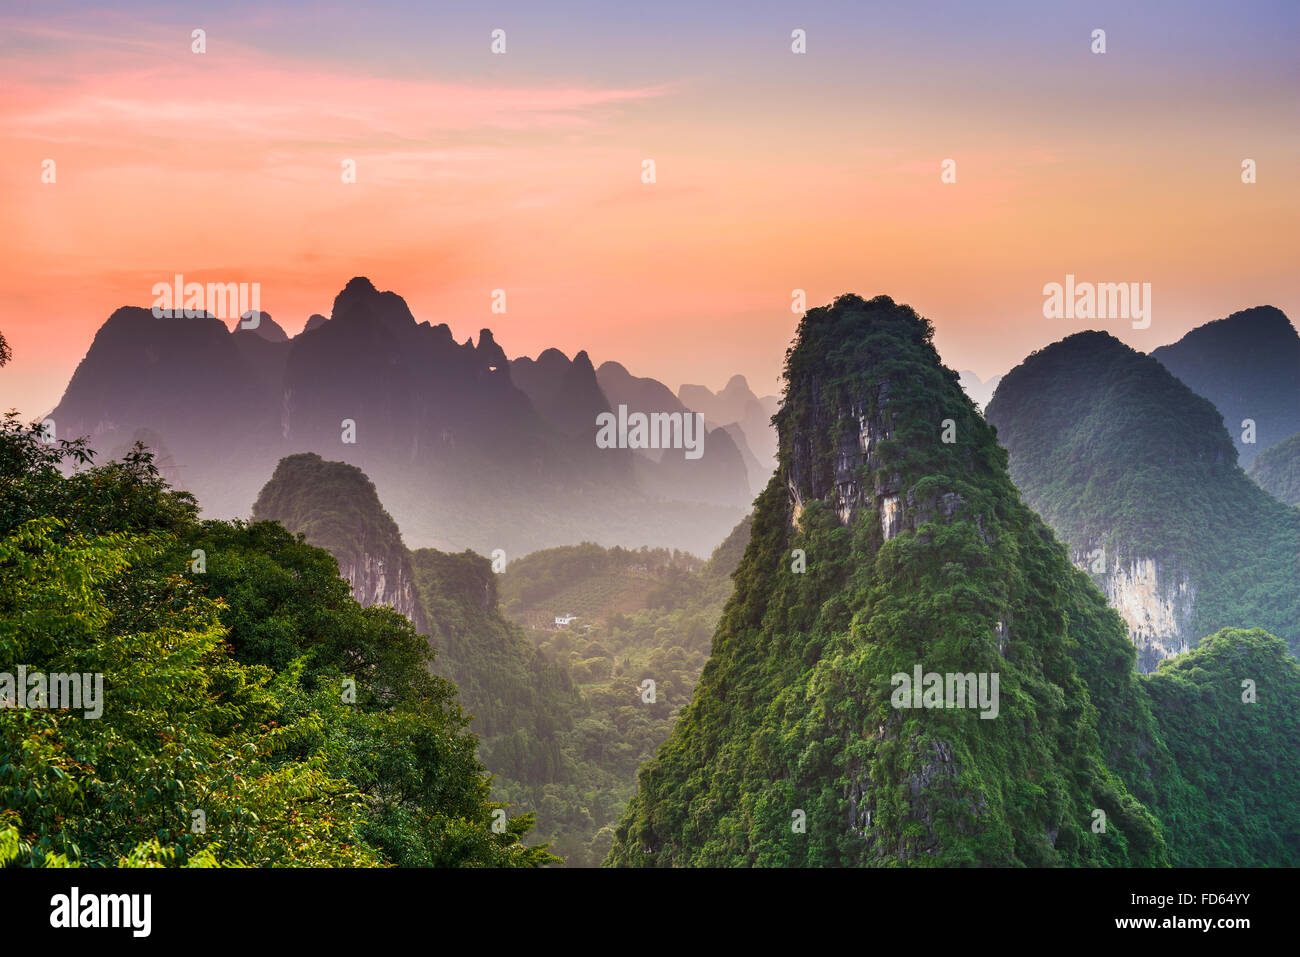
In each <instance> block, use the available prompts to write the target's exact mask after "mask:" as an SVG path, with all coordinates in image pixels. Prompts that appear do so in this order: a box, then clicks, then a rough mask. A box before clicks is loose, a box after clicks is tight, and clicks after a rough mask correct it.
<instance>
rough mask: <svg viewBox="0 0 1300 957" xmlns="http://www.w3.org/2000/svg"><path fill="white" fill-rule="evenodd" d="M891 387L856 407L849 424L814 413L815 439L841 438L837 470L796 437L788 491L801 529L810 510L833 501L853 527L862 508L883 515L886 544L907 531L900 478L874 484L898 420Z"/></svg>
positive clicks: (818, 408)
mask: <svg viewBox="0 0 1300 957" xmlns="http://www.w3.org/2000/svg"><path fill="white" fill-rule="evenodd" d="M888 397H889V383H888V382H887V381H886V382H883V383H881V385H880V386H879V387H878V388H876V389H874V390H872V393H871V395H870V396H869V398H868V400H867V401H865V402H856V403H854V404H853V406H852V408H851V409H850V410H849V416H848V417H847V418H839V417H838V416H836V415H834V414H833V410H829V409H827V408H825V407H824V406H822V405H820V404H818V405H815V406H814V410H813V419H814V423H813V428H815V429H824V430H825V431H824V432H820V433H815V434H835V433H838V434H839V436H840V438H839V442H838V445H837V446H836V447H835V450H834V458H833V464H832V463H830V462H827V461H826V460H824V459H820V460H819V457H818V456H817V455H816V454H815V453H814V451H813V449H812V446H811V445H810V444H809V442H808V441H807V440H806V439H801V438H798V437H796V439H795V442H794V453H793V455H792V456H791V462H790V469H789V472H788V480H787V489H788V491H789V495H790V505H791V508H790V514H791V515H792V517H793V521H794V523H795V526H796V527H798V522H799V516H800V514H801V513H802V511H803V508H804V505H805V504H806V503H807V502H808V501H810V500H812V499H817V498H827V499H830V500H832V501H833V503H834V506H835V514H836V515H838V516H839V519H840V523H841V524H843V525H849V524H851V523H852V521H853V519H854V518H855V517H856V515H857V514H858V512H859V511H860V510H861V509H862V508H864V507H865V508H870V509H873V510H874V511H876V512H877V513H878V514H879V515H880V527H881V532H882V534H883V536H884V540H885V541H889V539H891V538H893V537H894V536H896V535H897V534H898V533H899V531H901V530H902V527H903V526H902V520H903V510H902V508H901V506H900V504H899V489H898V481H899V478H898V476H897V475H893V476H890V477H889V478H888V479H885V480H882V481H878V480H875V479H873V478H872V476H873V475H874V473H875V472H876V470H877V468H879V466H880V465H881V462H880V460H879V455H878V452H879V448H880V443H881V442H883V441H885V440H886V439H888V438H889V437H890V436H891V434H892V428H891V425H892V422H893V419H894V415H893V414H891V413H888V412H886V411H885V409H884V406H885V403H886V402H887V400H888Z"/></svg>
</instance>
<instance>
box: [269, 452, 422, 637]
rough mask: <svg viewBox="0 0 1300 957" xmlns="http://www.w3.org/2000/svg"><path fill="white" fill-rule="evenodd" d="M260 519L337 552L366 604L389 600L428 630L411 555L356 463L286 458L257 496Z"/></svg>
mask: <svg viewBox="0 0 1300 957" xmlns="http://www.w3.org/2000/svg"><path fill="white" fill-rule="evenodd" d="M253 518H254V519H255V520H258V521H267V520H274V521H278V522H280V523H281V524H282V525H284V527H285V528H287V529H288V530H289V531H291V532H293V533H294V534H298V533H301V534H302V535H303V536H304V537H305V538H306V539H307V542H308V543H309V544H312V545H316V546H318V547H320V548H323V549H325V550H326V551H328V552H329V553H330V554H331V555H333V556H334V558H335V559H336V560H337V561H338V563H339V574H340V575H342V576H343V577H344V578H346V579H347V580H348V583H349V584H350V585H351V586H352V594H353V596H354V597H355V598H356V600H357V601H358V602H360V603H361V604H362V605H364V606H366V607H369V606H371V605H388V606H389V607H390V608H393V609H395V610H396V611H398V612H400V613H401V614H403V615H405V616H406V617H407V618H409V619H410V620H411V621H412V622H413V623H414V624H415V627H416V629H417V630H418V631H420V632H422V633H427V630H426V628H425V622H424V621H423V618H422V615H421V613H420V608H419V603H418V602H417V601H416V594H415V576H414V574H413V573H412V571H411V557H410V553H409V552H408V551H407V550H406V546H405V545H404V544H403V543H402V536H401V533H400V532H399V531H398V528H397V524H396V523H395V522H394V521H393V519H392V518H391V517H390V516H389V514H388V513H387V512H386V511H384V507H383V505H381V504H380V501H379V496H378V495H377V494H376V492H375V487H374V485H373V484H372V483H371V482H370V480H369V479H368V478H366V476H365V474H364V473H363V472H362V471H361V470H360V469H358V468H357V467H356V466H354V465H348V464H347V463H345V462H326V461H324V460H323V459H321V457H320V456H319V455H316V454H314V453H304V454H301V455H291V456H288V457H287V458H284V459H282V460H281V461H280V464H279V465H278V466H277V467H276V470H275V474H274V475H273V476H272V477H271V480H270V481H269V482H267V484H266V486H265V488H263V489H262V492H261V494H260V495H259V496H258V497H257V502H256V503H255V504H254V506H253Z"/></svg>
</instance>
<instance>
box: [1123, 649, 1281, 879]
mask: <svg viewBox="0 0 1300 957" xmlns="http://www.w3.org/2000/svg"><path fill="white" fill-rule="evenodd" d="M1246 682H1250V683H1251V685H1253V689H1252V690H1253V698H1254V700H1253V701H1251V700H1248V698H1249V697H1250V696H1249V695H1248V694H1247V691H1246V686H1245V683H1246ZM1143 683H1144V684H1145V686H1146V688H1147V689H1148V690H1149V692H1150V695H1151V700H1152V702H1153V705H1154V709H1155V714H1156V715H1157V717H1158V719H1159V724H1160V733H1161V734H1162V735H1163V737H1164V740H1165V742H1166V743H1167V744H1168V747H1169V751H1170V753H1171V754H1172V755H1173V758H1174V760H1175V761H1176V762H1177V765H1178V767H1179V768H1180V769H1181V771H1182V774H1183V776H1184V777H1185V778H1186V780H1187V786H1186V787H1184V788H1181V789H1176V790H1170V791H1169V792H1167V793H1166V794H1165V795H1162V801H1161V804H1162V808H1161V816H1162V818H1163V819H1164V821H1165V833H1166V835H1167V837H1168V841H1169V849H1170V858H1171V860H1172V861H1173V863H1174V864H1175V865H1176V866H1180V867H1296V866H1300V748H1297V747H1296V743H1297V741H1300V663H1298V662H1297V661H1296V660H1295V659H1294V658H1292V657H1291V656H1289V655H1288V654H1287V648H1286V645H1285V644H1284V643H1283V642H1282V641H1281V640H1279V639H1278V638H1275V637H1273V636H1272V635H1270V634H1268V633H1266V632H1264V631H1262V630H1260V629H1258V628H1255V629H1251V630H1249V631H1247V630H1244V629H1239V628H1225V629H1223V630H1222V631H1219V632H1217V633H1216V634H1213V635H1210V636H1209V637H1208V638H1203V639H1202V640H1201V642H1200V643H1199V644H1198V645H1197V647H1196V648H1194V649H1192V650H1191V651H1188V652H1186V653H1185V654H1182V655H1179V656H1178V657H1177V658H1172V659H1169V660H1167V661H1162V662H1161V663H1160V667H1159V670H1157V671H1156V673H1155V674H1153V675H1151V676H1150V677H1149V678H1146V679H1144V682H1143Z"/></svg>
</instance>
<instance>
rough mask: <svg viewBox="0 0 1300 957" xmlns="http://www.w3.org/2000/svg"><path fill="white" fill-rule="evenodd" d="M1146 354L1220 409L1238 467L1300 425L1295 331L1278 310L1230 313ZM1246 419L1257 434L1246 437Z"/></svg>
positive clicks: (1299, 355) (1299, 348) (1299, 349)
mask: <svg viewBox="0 0 1300 957" xmlns="http://www.w3.org/2000/svg"><path fill="white" fill-rule="evenodd" d="M1151 355H1152V357H1154V358H1155V359H1158V360H1159V361H1160V363H1161V364H1162V365H1163V366H1164V367H1165V368H1166V369H1168V370H1169V371H1170V372H1172V373H1173V374H1174V375H1175V376H1177V377H1178V379H1179V380H1180V381H1182V382H1183V383H1184V384H1185V385H1186V386H1187V387H1188V388H1190V389H1191V390H1192V391H1193V392H1195V393H1196V394H1197V395H1200V396H1204V397H1205V398H1207V399H1209V400H1210V401H1211V402H1213V403H1214V405H1215V407H1216V408H1218V410H1219V411H1220V412H1221V413H1222V414H1223V421H1224V423H1225V425H1226V426H1227V429H1228V434H1229V435H1230V436H1231V437H1232V441H1233V443H1234V444H1235V445H1236V447H1237V456H1238V458H1239V460H1240V461H1241V467H1242V468H1250V465H1251V463H1252V462H1253V461H1254V459H1255V456H1256V455H1257V454H1259V453H1260V452H1262V451H1263V450H1264V449H1267V448H1268V447H1270V446H1272V445H1276V444H1277V443H1278V442H1280V441H1282V440H1283V439H1284V438H1286V437H1287V436H1288V435H1291V434H1292V433H1294V432H1298V431H1300V335H1297V333H1296V330H1295V327H1294V326H1293V325H1291V322H1290V320H1288V319H1287V317H1286V314H1285V313H1283V312H1282V310H1281V309H1277V308H1275V307H1273V306H1255V307H1253V308H1251V309H1243V310H1242V311H1241V312H1234V313H1233V314H1232V315H1231V316H1228V317H1227V318H1226V319H1216V320H1215V321H1214V322H1207V323H1206V324H1205V325H1203V326H1197V327H1196V328H1195V329H1193V330H1192V331H1191V332H1189V333H1187V335H1185V336H1183V337H1182V338H1181V339H1179V340H1178V341H1177V342H1175V343H1172V344H1170V345H1167V346H1161V347H1160V348H1158V349H1155V350H1153V351H1152V352H1151ZM1246 419H1250V420H1251V421H1252V422H1254V423H1255V428H1254V435H1253V438H1254V441H1250V442H1248V441H1245V440H1244V436H1246V435H1248V434H1249V433H1248V432H1247V430H1246V429H1245V428H1244V427H1243V424H1242V423H1243V422H1244V421H1245V420H1246Z"/></svg>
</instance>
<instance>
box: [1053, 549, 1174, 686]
mask: <svg viewBox="0 0 1300 957" xmlns="http://www.w3.org/2000/svg"><path fill="white" fill-rule="evenodd" d="M1073 560H1074V564H1075V566H1076V567H1078V568H1080V569H1082V570H1084V571H1091V568H1092V563H1091V559H1090V556H1088V555H1086V554H1083V553H1080V552H1078V551H1076V552H1075V554H1074V555H1073ZM1092 577H1093V580H1094V581H1095V582H1096V583H1097V586H1098V587H1099V588H1101V590H1102V591H1103V592H1104V593H1105V595H1106V602H1107V604H1109V605H1110V606H1111V607H1112V608H1114V609H1115V610H1116V611H1117V612H1119V615H1120V617H1121V618H1123V619H1124V623H1125V624H1126V625H1127V626H1128V633H1129V640H1130V641H1132V642H1133V645H1134V646H1135V647H1136V648H1137V650H1138V667H1139V668H1140V669H1141V670H1143V671H1153V670H1155V667H1156V665H1157V664H1159V663H1160V662H1161V661H1162V660H1163V659H1165V658H1172V657H1173V656H1174V655H1177V654H1181V653H1182V652H1184V651H1186V650H1187V649H1188V648H1191V647H1194V646H1195V644H1196V641H1197V635H1196V634H1195V632H1194V631H1193V627H1192V626H1193V617H1192V616H1193V612H1194V611H1195V604H1196V585H1195V583H1193V582H1192V581H1190V580H1189V579H1188V577H1187V575H1186V574H1184V573H1182V572H1180V571H1178V570H1177V569H1175V568H1174V567H1173V565H1172V563H1171V562H1169V561H1163V560H1159V559H1155V558H1143V557H1121V558H1117V559H1116V560H1115V561H1114V562H1113V563H1111V564H1110V567H1109V568H1108V569H1107V571H1106V573H1105V574H1104V575H1095V574H1094V575H1093V576H1092Z"/></svg>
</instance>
